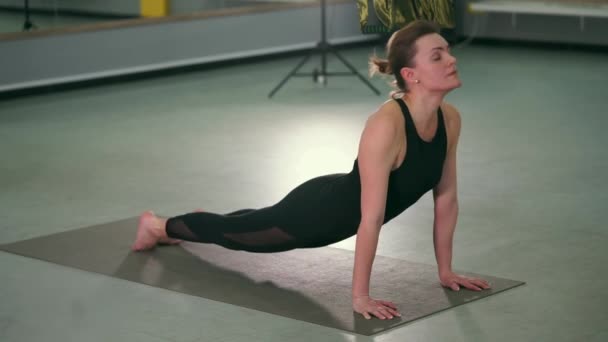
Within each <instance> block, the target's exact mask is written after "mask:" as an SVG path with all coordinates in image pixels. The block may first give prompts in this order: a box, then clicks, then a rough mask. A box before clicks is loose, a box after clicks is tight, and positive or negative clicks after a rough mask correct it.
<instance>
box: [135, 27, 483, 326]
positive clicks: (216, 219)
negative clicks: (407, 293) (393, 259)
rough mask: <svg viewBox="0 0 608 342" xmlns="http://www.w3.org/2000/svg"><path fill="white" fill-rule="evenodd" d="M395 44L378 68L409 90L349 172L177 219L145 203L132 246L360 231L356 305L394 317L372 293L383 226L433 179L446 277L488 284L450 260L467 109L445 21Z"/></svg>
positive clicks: (289, 240) (285, 246)
mask: <svg viewBox="0 0 608 342" xmlns="http://www.w3.org/2000/svg"><path fill="white" fill-rule="evenodd" d="M387 52H388V60H382V59H379V58H376V57H372V58H371V61H370V65H371V68H372V74H373V73H374V72H380V73H383V74H387V75H394V77H395V83H396V85H397V87H398V88H399V90H400V91H399V92H394V93H393V94H392V97H393V98H392V100H389V101H387V102H385V103H384V104H383V105H382V106H380V108H379V109H378V110H377V111H376V112H375V113H373V114H372V115H371V116H370V117H369V119H368V120H367V122H366V125H365V128H364V130H363V133H362V135H361V139H360V144H359V151H358V156H357V159H356V160H355V162H354V165H353V169H352V171H351V172H350V173H348V174H334V175H325V176H321V177H317V178H314V179H311V180H309V181H307V182H305V183H303V184H301V185H300V186H298V187H296V188H295V189H294V190H292V191H291V192H290V193H289V194H287V196H286V197H285V198H283V199H282V200H281V201H279V202H278V203H276V204H275V205H273V206H270V207H266V208H261V209H243V210H239V211H236V212H233V213H228V214H214V213H206V212H194V213H189V214H185V215H181V216H177V217H172V218H169V219H163V218H159V217H156V216H155V215H154V214H153V213H152V212H145V213H143V214H142V216H141V218H140V223H139V227H138V231H137V236H136V241H135V243H134V244H133V249H134V250H144V249H149V248H153V247H154V246H155V245H156V244H157V243H177V242H179V240H188V241H195V242H202V243H215V244H218V245H221V246H224V247H226V248H230V249H234V250H244V251H250V252H259V253H271V252H280V251H287V250H290V249H294V248H313V247H321V246H326V245H329V244H332V243H335V242H338V241H341V240H344V239H346V238H348V237H351V236H353V235H355V234H356V235H357V237H356V247H355V263H354V270H353V288H352V298H353V309H354V310H355V311H356V312H358V313H360V314H362V315H363V316H364V317H365V318H367V319H370V318H371V317H372V315H373V316H375V317H378V318H380V319H386V318H388V319H391V318H393V317H394V316H400V314H399V312H398V310H397V308H396V307H395V305H394V304H393V303H391V302H387V301H383V300H375V299H372V298H371V297H370V296H369V281H370V275H371V268H372V264H373V260H374V256H375V253H376V247H377V244H378V236H379V234H380V228H381V227H382V225H383V224H385V223H387V222H388V221H390V220H392V219H393V218H395V217H396V216H397V215H399V214H400V213H402V212H403V211H404V210H405V209H406V208H408V207H409V206H411V205H412V204H414V203H415V202H416V201H418V199H419V198H420V197H422V196H423V195H424V194H425V193H426V192H428V191H429V190H431V189H432V190H433V198H434V203H435V209H434V214H435V222H434V233H433V234H434V235H433V240H434V244H435V255H436V258H437V264H438V273H439V280H440V282H441V284H442V285H443V286H444V287H448V288H451V289H452V290H455V291H457V290H458V289H459V287H460V286H464V287H466V288H467V289H471V290H475V291H481V290H482V289H488V288H489V284H488V283H487V282H486V281H485V280H482V279H475V278H467V277H464V276H460V275H457V274H455V273H454V272H452V268H451V258H452V237H453V233H454V228H455V225H456V218H457V215H458V200H457V193H456V192H457V187H456V145H457V141H458V137H459V134H460V115H459V113H458V111H457V110H456V109H455V108H454V107H453V106H452V105H450V104H448V103H445V102H443V98H444V96H445V95H446V94H447V93H448V92H449V91H451V90H452V89H455V88H458V87H460V85H461V82H460V80H459V78H458V73H457V70H456V59H455V58H454V57H453V56H452V55H451V54H450V50H449V47H448V44H447V43H446V41H445V40H444V39H443V38H442V37H441V36H440V35H439V29H438V27H437V25H435V24H433V23H429V22H426V21H415V22H413V23H411V24H409V25H407V26H406V27H404V28H402V29H401V30H399V31H397V32H395V33H394V34H393V35H392V36H391V38H390V40H389V42H388V44H387ZM399 93H402V94H403V95H402V96H401V97H397V96H396V95H397V94H399Z"/></svg>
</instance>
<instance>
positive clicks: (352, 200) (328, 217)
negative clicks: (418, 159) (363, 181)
mask: <svg viewBox="0 0 608 342" xmlns="http://www.w3.org/2000/svg"><path fill="white" fill-rule="evenodd" d="M359 194H360V190H359V180H358V178H353V177H351V176H350V175H349V174H335V175H326V176H321V177H317V178H314V179H311V180H309V181H307V182H305V183H303V184H301V185H300V186H298V187H297V188H295V189H294V190H292V191H291V192H290V193H289V194H288V195H287V196H285V198H283V199H282V200H281V201H280V202H279V203H277V204H275V205H273V206H269V207H265V208H261V209H242V210H238V211H235V212H231V213H228V214H217V213H208V212H195V213H189V214H185V215H181V216H177V217H172V218H170V219H168V220H167V224H166V231H167V235H168V236H169V237H171V238H176V239H181V240H187V241H193V242H202V243H213V244H217V245H220V246H223V247H226V248H229V249H234V250H244V251H248V252H257V253H272V252H283V251H288V250H291V249H294V248H313V247H321V246H326V245H329V244H331V243H335V242H338V241H340V240H343V239H345V238H348V237H350V236H352V235H354V234H356V230H357V228H358V224H359V221H360V208H359V203H360V201H359Z"/></svg>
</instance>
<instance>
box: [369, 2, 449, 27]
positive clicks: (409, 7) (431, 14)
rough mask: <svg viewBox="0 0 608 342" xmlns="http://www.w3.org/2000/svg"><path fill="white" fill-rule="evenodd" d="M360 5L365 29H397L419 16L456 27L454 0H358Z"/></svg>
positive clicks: (419, 17)
mask: <svg viewBox="0 0 608 342" xmlns="http://www.w3.org/2000/svg"><path fill="white" fill-rule="evenodd" d="M357 7H358V9H359V23H360V25H361V29H362V30H363V32H366V31H369V32H372V31H374V30H370V29H375V31H376V32H379V30H378V29H384V30H385V31H394V30H397V29H399V28H401V27H403V26H405V25H407V24H408V23H409V22H411V21H413V20H416V19H424V20H429V21H434V22H436V23H437V24H439V25H440V26H441V27H448V28H453V27H454V3H453V0H357ZM370 9H371V10H370ZM366 29H367V30H366Z"/></svg>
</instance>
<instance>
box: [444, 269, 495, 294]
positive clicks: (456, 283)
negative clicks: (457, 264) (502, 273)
mask: <svg viewBox="0 0 608 342" xmlns="http://www.w3.org/2000/svg"><path fill="white" fill-rule="evenodd" d="M439 280H440V281H441V285H442V286H443V287H447V288H450V289H452V290H454V291H458V290H460V286H464V287H465V288H467V289H469V290H473V291H481V290H486V289H489V288H490V284H489V283H488V282H487V281H485V280H483V279H479V278H471V277H465V276H462V275H458V274H456V273H454V272H446V273H442V274H439Z"/></svg>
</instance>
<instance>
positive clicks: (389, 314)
mask: <svg viewBox="0 0 608 342" xmlns="http://www.w3.org/2000/svg"><path fill="white" fill-rule="evenodd" d="M353 309H354V310H355V311H356V312H358V313H360V314H362V315H363V317H365V319H370V318H372V316H371V315H374V316H376V317H378V318H380V319H392V318H393V317H394V316H397V317H401V314H400V313H399V311H398V310H397V306H395V304H393V303H391V302H387V301H384V300H375V299H372V298H370V297H369V296H360V297H354V298H353Z"/></svg>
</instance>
